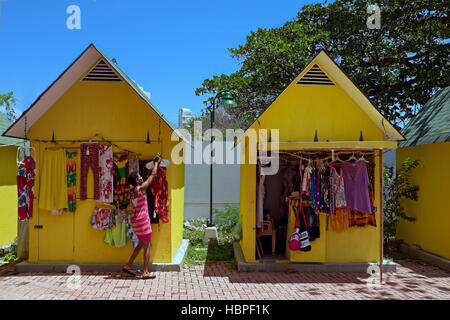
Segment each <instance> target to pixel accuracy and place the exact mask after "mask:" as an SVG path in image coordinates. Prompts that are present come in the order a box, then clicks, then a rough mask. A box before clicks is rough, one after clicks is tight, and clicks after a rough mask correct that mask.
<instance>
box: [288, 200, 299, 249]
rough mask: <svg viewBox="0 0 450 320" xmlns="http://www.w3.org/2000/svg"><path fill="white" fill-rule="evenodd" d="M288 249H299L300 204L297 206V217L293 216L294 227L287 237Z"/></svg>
mask: <svg viewBox="0 0 450 320" xmlns="http://www.w3.org/2000/svg"><path fill="white" fill-rule="evenodd" d="M289 249H291V250H293V251H297V250H300V206H299V207H298V212H297V217H296V218H295V229H294V232H292V235H291V238H290V239H289Z"/></svg>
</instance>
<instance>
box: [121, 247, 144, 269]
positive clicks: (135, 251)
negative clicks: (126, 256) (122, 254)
mask: <svg viewBox="0 0 450 320" xmlns="http://www.w3.org/2000/svg"><path fill="white" fill-rule="evenodd" d="M142 247H143V243H142V242H141V241H139V244H138V245H137V247H136V248H134V250H133V253H132V254H131V257H130V260H128V263H127V265H126V266H125V267H124V268H125V269H127V270H131V269H132V267H133V262H134V259H136V257H137V255H138V254H139V252H140V251H141V249H142Z"/></svg>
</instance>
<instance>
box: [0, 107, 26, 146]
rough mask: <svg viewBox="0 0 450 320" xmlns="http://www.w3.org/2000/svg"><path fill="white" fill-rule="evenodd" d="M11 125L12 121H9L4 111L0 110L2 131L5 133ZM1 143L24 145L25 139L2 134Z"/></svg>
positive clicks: (0, 128)
mask: <svg viewBox="0 0 450 320" xmlns="http://www.w3.org/2000/svg"><path fill="white" fill-rule="evenodd" d="M10 125H11V121H9V120H8V118H6V116H5V115H4V114H3V113H2V112H0V133H3V132H4V131H5V130H6V129H8V128H9V126H10ZM0 144H2V145H22V144H23V140H22V139H16V138H8V137H2V136H0Z"/></svg>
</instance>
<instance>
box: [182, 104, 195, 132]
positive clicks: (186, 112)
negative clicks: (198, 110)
mask: <svg viewBox="0 0 450 320" xmlns="http://www.w3.org/2000/svg"><path fill="white" fill-rule="evenodd" d="M193 117H194V116H193V114H192V111H191V109H187V108H180V109H179V110H178V128H181V127H184V125H185V124H187V123H188V122H189V120H191V119H192V118H193Z"/></svg>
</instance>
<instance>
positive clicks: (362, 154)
mask: <svg viewBox="0 0 450 320" xmlns="http://www.w3.org/2000/svg"><path fill="white" fill-rule="evenodd" d="M358 161H364V162H365V163H369V161H367V160H366V159H365V158H364V153H361V157H360V158H359V159H358Z"/></svg>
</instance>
